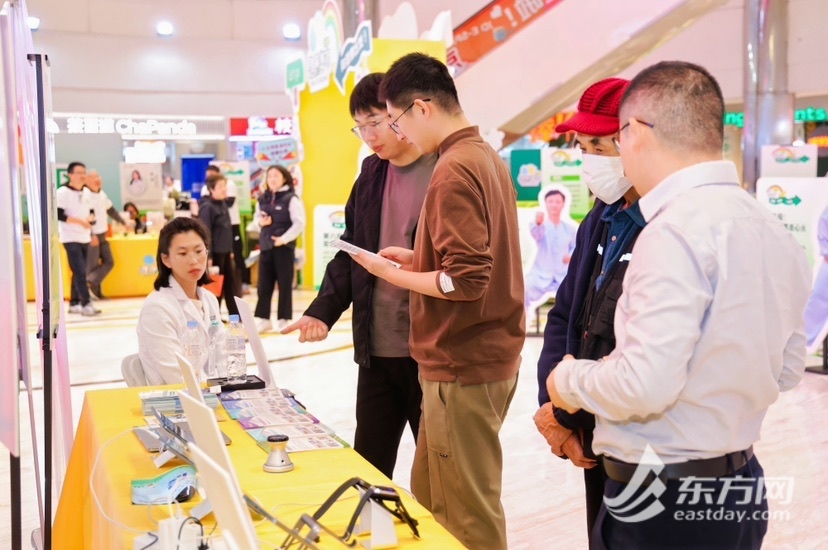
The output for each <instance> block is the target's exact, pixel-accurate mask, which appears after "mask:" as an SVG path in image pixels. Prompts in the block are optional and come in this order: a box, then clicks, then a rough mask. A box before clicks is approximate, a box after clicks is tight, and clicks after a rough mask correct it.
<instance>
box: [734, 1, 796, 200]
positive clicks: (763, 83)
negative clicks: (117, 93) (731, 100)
mask: <svg viewBox="0 0 828 550" xmlns="http://www.w3.org/2000/svg"><path fill="white" fill-rule="evenodd" d="M744 10H745V11H744V36H745V47H746V50H747V51H746V65H745V74H744V97H745V127H744V135H743V141H742V143H743V150H744V163H745V164H744V174H745V182H746V183H747V186H748V190H749V191H751V192H754V193H755V192H756V180H757V178H758V177H759V175H760V173H759V168H760V167H759V159H760V155H761V151H762V146H763V145H773V144H780V145H789V144H790V143H792V142H793V122H794V121H793V117H794V97H793V94H790V93H788V0H746V2H745V7H744Z"/></svg>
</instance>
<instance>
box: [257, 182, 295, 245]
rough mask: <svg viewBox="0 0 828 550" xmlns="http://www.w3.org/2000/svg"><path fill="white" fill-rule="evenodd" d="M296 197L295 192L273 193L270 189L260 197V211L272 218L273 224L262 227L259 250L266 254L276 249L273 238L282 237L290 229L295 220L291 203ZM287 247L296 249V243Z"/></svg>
mask: <svg viewBox="0 0 828 550" xmlns="http://www.w3.org/2000/svg"><path fill="white" fill-rule="evenodd" d="M295 196H296V195H295V194H294V193H293V191H278V192H276V193H274V192H272V191H271V190H270V189H268V190H267V191H265V192H264V193H262V195H261V196H260V197H259V210H261V211H262V212H264V213H265V214H267V215H268V216H270V219H271V220H272V223H271V224H270V225H265V226H264V227H262V229H261V232H260V233H259V250H261V251H262V252H264V251H265V250H270V249H272V248H273V247H274V244H273V238H272V237H280V236H282V235H284V234H285V232H286V231H287V230H288V229H290V226H291V225H293V220H291V219H290V209H289V207H290V201H291V200H293V197H295ZM285 246H287V247H290V248H296V241H295V240H294V241H290V242H289V243H287V244H286V245H285Z"/></svg>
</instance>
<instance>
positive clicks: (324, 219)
mask: <svg viewBox="0 0 828 550" xmlns="http://www.w3.org/2000/svg"><path fill="white" fill-rule="evenodd" d="M313 226H314V230H313V286H314V288H319V287H320V286H321V285H322V278H323V277H324V276H325V267H326V266H327V265H328V262H330V261H331V260H332V259H333V257H334V256H336V253H337V252H339V249H338V248H334V247H333V246H331V243H332V242H333V241H335V240H336V239H338V238H339V237H341V236H342V234H343V233H344V232H345V206H344V205H341V204H319V205H317V206H316V208H314V209H313Z"/></svg>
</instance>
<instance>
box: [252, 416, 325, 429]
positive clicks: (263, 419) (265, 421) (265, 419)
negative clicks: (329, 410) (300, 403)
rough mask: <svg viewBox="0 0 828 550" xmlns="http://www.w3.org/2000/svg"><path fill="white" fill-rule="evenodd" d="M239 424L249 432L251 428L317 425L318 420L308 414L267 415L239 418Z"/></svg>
mask: <svg viewBox="0 0 828 550" xmlns="http://www.w3.org/2000/svg"><path fill="white" fill-rule="evenodd" d="M239 424H241V426H242V428H244V429H245V430H249V429H251V428H267V427H268V426H283V425H285V424H319V420H317V419H316V418H315V417H314V416H312V415H310V414H298V415H293V414H292V415H285V414H273V413H267V414H258V415H256V416H251V417H243V418H239Z"/></svg>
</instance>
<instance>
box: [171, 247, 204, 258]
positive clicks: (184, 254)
mask: <svg viewBox="0 0 828 550" xmlns="http://www.w3.org/2000/svg"><path fill="white" fill-rule="evenodd" d="M209 253H210V251H209V250H207V249H206V248H199V249H197V250H191V251H181V252H176V253H175V256H176V257H178V258H181V259H187V260H189V259H190V257H191V256H195V259H196V260H202V259H204V258H206V257H207V255H208V254H209Z"/></svg>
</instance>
